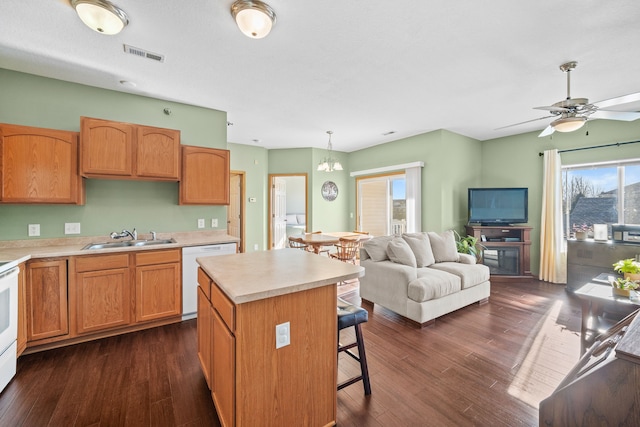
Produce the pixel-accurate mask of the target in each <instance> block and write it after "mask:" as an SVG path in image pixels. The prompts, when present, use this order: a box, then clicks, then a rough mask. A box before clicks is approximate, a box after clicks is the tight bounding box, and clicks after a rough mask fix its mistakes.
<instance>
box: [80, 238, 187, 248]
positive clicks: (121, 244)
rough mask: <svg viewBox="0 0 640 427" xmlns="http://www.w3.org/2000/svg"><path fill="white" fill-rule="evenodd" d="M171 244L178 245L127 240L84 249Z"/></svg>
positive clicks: (168, 240)
mask: <svg viewBox="0 0 640 427" xmlns="http://www.w3.org/2000/svg"><path fill="white" fill-rule="evenodd" d="M169 243H176V241H175V240H174V239H159V240H127V241H125V242H104V243H89V244H88V245H87V246H85V247H84V248H82V249H83V250H85V249H111V248H128V247H131V246H152V245H167V244H169Z"/></svg>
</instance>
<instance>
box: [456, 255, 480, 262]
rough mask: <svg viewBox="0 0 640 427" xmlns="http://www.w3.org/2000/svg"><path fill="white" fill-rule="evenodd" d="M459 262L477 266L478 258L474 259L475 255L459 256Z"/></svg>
mask: <svg viewBox="0 0 640 427" xmlns="http://www.w3.org/2000/svg"><path fill="white" fill-rule="evenodd" d="M458 262H459V263H460V264H475V263H476V262H477V261H476V257H474V256H473V255H469V254H458Z"/></svg>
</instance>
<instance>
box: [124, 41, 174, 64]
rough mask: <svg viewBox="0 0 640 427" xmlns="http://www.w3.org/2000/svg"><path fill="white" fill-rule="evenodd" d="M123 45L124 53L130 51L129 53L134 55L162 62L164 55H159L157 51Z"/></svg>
mask: <svg viewBox="0 0 640 427" xmlns="http://www.w3.org/2000/svg"><path fill="white" fill-rule="evenodd" d="M123 46H124V51H125V52H126V53H130V54H131V55H136V56H140V57H142V58H147V59H152V60H154V61H158V62H164V55H161V54H159V53H153V52H149V51H147V50H144V49H140V48H139V47H133V46H129V45H128V44H125V45H123Z"/></svg>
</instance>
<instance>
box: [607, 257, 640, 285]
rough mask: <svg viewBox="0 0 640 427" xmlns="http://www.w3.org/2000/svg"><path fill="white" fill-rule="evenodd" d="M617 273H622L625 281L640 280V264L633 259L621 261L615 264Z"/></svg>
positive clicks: (614, 268) (614, 267)
mask: <svg viewBox="0 0 640 427" xmlns="http://www.w3.org/2000/svg"><path fill="white" fill-rule="evenodd" d="M613 270H614V271H615V272H616V273H622V274H623V275H624V278H625V279H630V280H640V262H638V261H636V260H635V259H633V258H627V259H621V260H620V261H618V262H616V263H615V264H613Z"/></svg>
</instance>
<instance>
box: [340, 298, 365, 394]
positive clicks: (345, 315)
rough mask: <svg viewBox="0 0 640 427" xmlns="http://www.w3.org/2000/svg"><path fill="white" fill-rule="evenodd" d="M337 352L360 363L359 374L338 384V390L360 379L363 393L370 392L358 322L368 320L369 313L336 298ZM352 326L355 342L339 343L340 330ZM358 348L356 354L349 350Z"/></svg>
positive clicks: (362, 339)
mask: <svg viewBox="0 0 640 427" xmlns="http://www.w3.org/2000/svg"><path fill="white" fill-rule="evenodd" d="M337 308H338V354H340V353H341V352H344V353H345V354H347V355H349V356H350V357H352V358H353V359H355V360H357V361H358V362H359V363H360V371H361V373H360V375H358V376H356V377H353V378H351V379H349V380H347V381H344V382H342V383H340V384H338V390H342V389H343V388H345V387H347V386H349V385H351V384H354V383H356V382H358V381H362V384H363V386H364V394H365V395H369V394H371V382H370V381H369V369H368V368H367V356H366V354H365V351H364V338H363V337H362V330H361V328H360V324H361V323H364V322H366V321H367V320H369V313H368V312H367V310H365V309H364V308H361V307H356V306H355V305H353V304H349V303H348V302H347V301H345V300H343V299H341V298H338V301H337ZM349 327H353V328H354V329H355V333H356V342H353V343H350V344H346V345H343V344H340V330H342V329H345V328H349ZM354 347H357V348H358V354H355V353H353V352H352V351H351V349H352V348H354Z"/></svg>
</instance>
